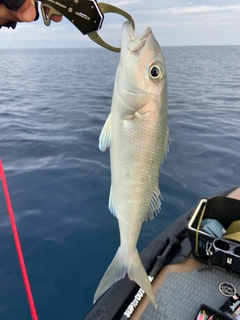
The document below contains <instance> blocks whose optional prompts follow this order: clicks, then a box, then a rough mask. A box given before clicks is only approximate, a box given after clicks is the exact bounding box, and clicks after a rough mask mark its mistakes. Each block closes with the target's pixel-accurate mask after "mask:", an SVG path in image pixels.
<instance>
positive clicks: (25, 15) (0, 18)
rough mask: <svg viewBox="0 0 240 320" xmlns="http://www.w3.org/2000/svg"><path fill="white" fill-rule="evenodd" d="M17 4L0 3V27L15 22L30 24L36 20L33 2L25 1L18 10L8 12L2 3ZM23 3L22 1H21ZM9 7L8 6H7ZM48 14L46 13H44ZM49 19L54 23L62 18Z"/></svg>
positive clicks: (2, 1)
mask: <svg viewBox="0 0 240 320" xmlns="http://www.w3.org/2000/svg"><path fill="white" fill-rule="evenodd" d="M9 2H10V3H14V2H15V3H17V1H8V2H7V1H4V0H1V1H0V3H1V4H0V26H1V25H5V24H7V23H8V22H10V21H15V22H32V21H33V20H34V19H35V18H36V9H35V5H34V1H33V0H25V2H24V3H23V5H22V6H21V7H20V8H19V9H18V10H16V11H15V10H10V9H8V8H7V7H6V6H5V5H4V4H3V3H9ZM21 2H23V1H21ZM8 7H9V6H8ZM46 13H48V12H46ZM51 19H52V20H53V21H55V22H59V21H61V20H62V17H60V16H56V15H53V16H52V17H51Z"/></svg>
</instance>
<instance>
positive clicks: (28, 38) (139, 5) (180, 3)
mask: <svg viewBox="0 0 240 320" xmlns="http://www.w3.org/2000/svg"><path fill="white" fill-rule="evenodd" d="M103 2H107V3H110V4H112V5H115V6H118V7H120V8H121V9H123V10H125V11H127V12H129V13H130V14H131V15H132V17H133V18H134V20H135V22H136V32H137V34H139V33H141V32H142V31H143V30H144V29H145V27H147V26H150V27H151V28H152V30H153V32H154V34H155V36H156V38H157V40H158V41H159V43H160V45H161V46H181V45H240V0H239V1H234V0H219V1H216V0H213V1H207V0H196V1H187V0H165V1H163V0H122V1H118V0H104V1H103ZM123 21H124V19H123V18H121V17H119V16H118V15H114V14H109V13H108V14H105V19H104V22H103V26H102V29H101V31H100V34H101V36H102V37H103V38H104V40H106V41H107V42H109V43H111V44H113V45H119V43H120V34H121V25H122V22H123ZM94 46H95V47H96V46H97V45H95V44H94V43H93V42H92V41H91V40H90V39H89V38H88V37H87V36H84V35H82V34H81V33H80V32H79V31H78V29H77V28H76V27H75V26H74V25H72V24H71V23H70V22H69V21H68V20H67V19H63V21H62V22H60V23H53V22H52V24H51V26H50V27H46V26H45V25H44V23H43V20H42V17H40V18H39V20H38V21H37V22H33V23H22V24H20V23H19V24H18V25H17V28H16V29H15V30H8V29H6V28H2V29H1V30H0V48H47V47H61V48H62V47H71V48H72V47H94Z"/></svg>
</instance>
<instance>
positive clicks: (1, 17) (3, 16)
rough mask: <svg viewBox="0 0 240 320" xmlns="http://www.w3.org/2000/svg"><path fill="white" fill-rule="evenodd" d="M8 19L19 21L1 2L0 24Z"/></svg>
mask: <svg viewBox="0 0 240 320" xmlns="http://www.w3.org/2000/svg"><path fill="white" fill-rule="evenodd" d="M9 21H19V20H18V19H17V18H16V17H15V16H14V15H13V13H12V11H10V10H8V9H7V8H6V7H5V6H4V5H3V4H0V25H1V26H2V25H4V24H6V23H8V22H9Z"/></svg>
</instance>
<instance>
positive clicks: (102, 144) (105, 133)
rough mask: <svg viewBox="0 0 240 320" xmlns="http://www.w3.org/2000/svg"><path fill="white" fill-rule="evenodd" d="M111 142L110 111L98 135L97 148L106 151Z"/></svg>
mask: <svg viewBox="0 0 240 320" xmlns="http://www.w3.org/2000/svg"><path fill="white" fill-rule="evenodd" d="M110 143H111V113H110V114H109V116H108V118H107V120H106V122H105V124H104V126H103V128H102V131H101V134H100V137H99V149H100V150H101V151H106V149H107V148H108V147H109V146H110Z"/></svg>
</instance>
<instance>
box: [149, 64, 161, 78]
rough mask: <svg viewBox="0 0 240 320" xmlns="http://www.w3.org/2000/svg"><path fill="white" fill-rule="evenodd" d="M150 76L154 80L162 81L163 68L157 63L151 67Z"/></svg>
mask: <svg viewBox="0 0 240 320" xmlns="http://www.w3.org/2000/svg"><path fill="white" fill-rule="evenodd" d="M149 74H150V77H151V78H152V79H153V80H161V79H162V77H163V71H162V68H161V67H160V66H159V65H158V64H156V63H155V64H153V65H151V66H150V68H149Z"/></svg>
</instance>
